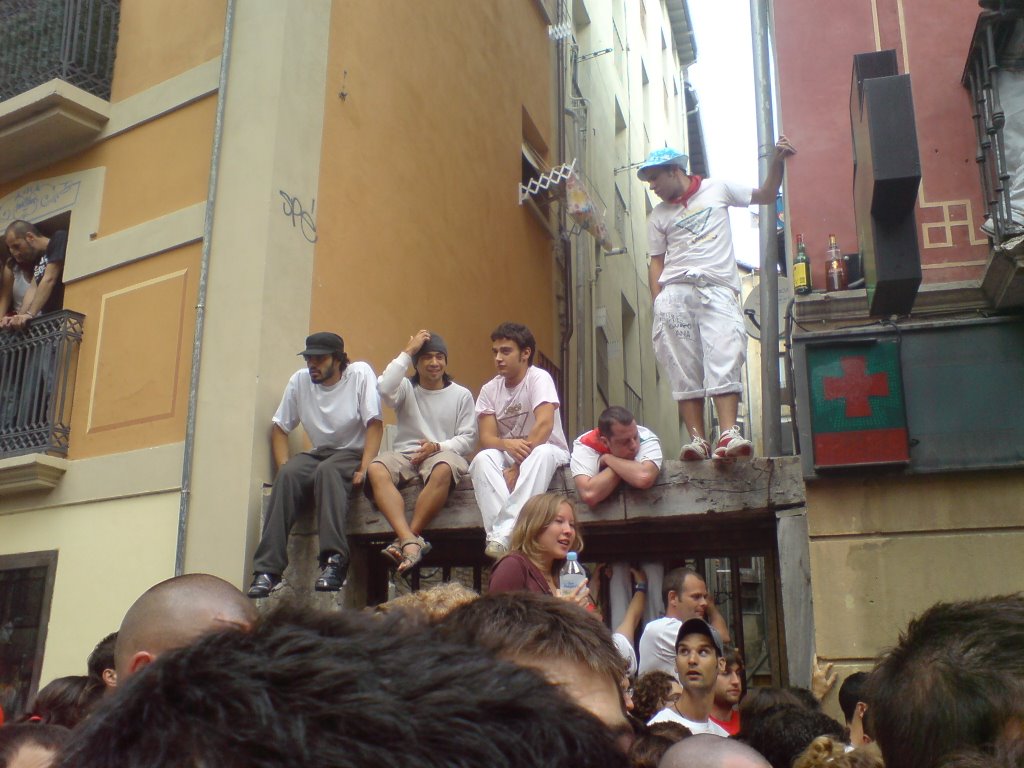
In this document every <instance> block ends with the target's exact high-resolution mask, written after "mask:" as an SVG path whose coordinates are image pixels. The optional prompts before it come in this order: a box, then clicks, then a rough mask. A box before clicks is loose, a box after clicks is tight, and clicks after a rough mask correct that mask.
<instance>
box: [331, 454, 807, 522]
mask: <svg viewBox="0 0 1024 768" xmlns="http://www.w3.org/2000/svg"><path fill="white" fill-rule="evenodd" d="M549 490H550V491H552V492H555V493H563V494H565V495H566V496H567V497H568V498H570V499H571V500H572V501H573V502H574V503H575V504H576V509H577V514H578V516H579V519H580V521H581V522H582V523H583V524H584V525H586V526H588V527H589V526H592V525H602V524H615V523H623V522H630V521H634V520H647V519H651V518H654V519H659V518H668V517H673V518H674V517H679V516H685V515H708V514H722V513H737V512H738V513H742V512H746V511H750V512H755V511H756V512H764V511H765V510H775V509H785V508H788V507H794V506H800V505H802V504H803V503H804V484H803V478H802V477H801V474H800V465H799V460H798V459H796V458H795V457H783V458H772V459H753V460H750V461H738V462H735V463H734V464H732V465H726V466H719V465H718V464H717V463H716V462H712V461H701V462H681V461H666V462H665V464H664V466H663V467H662V470H661V474H660V475H659V476H658V480H657V481H656V483H655V485H654V486H653V487H652V488H650V489H648V490H646V491H637V490H633V489H629V488H627V489H625V490H622V491H618V492H616V493H613V494H612V495H611V496H610V497H609V498H608V499H606V500H605V501H604V502H603V503H601V504H599V505H598V506H597V508H596V509H589V508H588V507H587V506H586V505H585V504H583V503H581V502H580V501H579V497H578V496H577V495H576V488H575V485H574V484H573V481H572V477H571V476H570V474H569V470H568V468H563V469H561V470H559V471H558V472H556V473H555V476H554V478H553V479H552V481H551V485H550V487H549ZM419 491H420V486H419V484H418V483H417V484H415V485H412V486H409V487H408V488H405V489H404V490H403V492H402V496H403V498H404V499H405V505H406V510H407V511H409V513H410V514H411V510H412V507H413V505H414V504H415V502H416V496H417V495H418V494H419ZM479 528H481V524H480V512H479V510H478V509H477V506H476V499H475V498H474V496H473V484H472V481H471V480H470V479H469V477H466V478H464V479H463V480H462V482H461V483H459V486H458V487H457V488H456V489H455V490H454V491H452V493H451V495H450V496H449V497H448V503H447V504H446V505H445V508H444V509H443V510H442V511H441V514H440V515H438V517H437V519H436V520H435V521H434V523H433V524H432V525H431V526H430V529H429V530H432V531H452V530H466V529H479ZM390 530H391V528H390V526H389V525H388V524H387V521H386V520H384V518H383V517H382V516H381V514H380V513H379V512H377V510H376V509H375V508H374V507H373V505H372V504H370V502H369V501H368V500H367V499H366V497H365V496H364V495H363V494H361V493H360V494H358V496H357V497H355V498H354V499H353V505H352V509H351V512H350V514H349V522H348V532H349V534H350V535H353V536H374V535H380V534H387V533H389V532H390Z"/></svg>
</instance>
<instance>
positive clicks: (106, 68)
mask: <svg viewBox="0 0 1024 768" xmlns="http://www.w3.org/2000/svg"><path fill="white" fill-rule="evenodd" d="M120 15H121V4H120V0H4V2H3V3H0V101H2V100H4V99H9V98H11V97H12V96H16V95H17V94H19V93H24V92H25V91H28V90H31V89H32V88H35V87H36V86H37V85H42V84H43V83H45V82H48V81H50V80H54V79H60V80H63V81H65V82H67V83H70V84H71V85H74V86H77V87H79V88H81V89H82V90H84V91H87V92H89V93H91V94H93V95H94V96H99V97H100V98H102V99H109V98H110V82H111V78H112V76H113V73H114V55H115V51H116V48H117V27H118V22H119V21H120Z"/></svg>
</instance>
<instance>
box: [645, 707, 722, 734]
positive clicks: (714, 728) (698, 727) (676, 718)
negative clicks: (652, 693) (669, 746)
mask: <svg viewBox="0 0 1024 768" xmlns="http://www.w3.org/2000/svg"><path fill="white" fill-rule="evenodd" d="M655 723H679V724H680V725H685V726H686V727H687V728H689V729H690V733H692V734H693V735H694V736H696V735H697V734H698V733H710V734H713V735H715V736H722V737H723V738H726V739H727V738H729V732H728V731H726V730H725V728H723V727H722V726H720V725H719V724H718V723H714V722H712V721H711V720H707V721H705V722H703V723H698V722H697V721H696V720H690V719H689V718H688V717H683V716H682V715H680V714H679V713H678V712H676V711H675V710H674V709H670V708H667V709H663V710H661V712H659V713H658V714H656V715H655V716H654V717H652V718H651V719H650V720H648V721H647V724H648V725H654V724H655Z"/></svg>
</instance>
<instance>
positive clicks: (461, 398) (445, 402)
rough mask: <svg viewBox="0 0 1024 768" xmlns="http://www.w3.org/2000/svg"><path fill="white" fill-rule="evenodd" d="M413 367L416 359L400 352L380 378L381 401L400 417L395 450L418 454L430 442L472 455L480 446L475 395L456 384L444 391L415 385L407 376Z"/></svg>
mask: <svg viewBox="0 0 1024 768" xmlns="http://www.w3.org/2000/svg"><path fill="white" fill-rule="evenodd" d="M411 365H412V357H411V356H410V355H408V354H407V353H405V352H400V353H399V355H398V357H396V358H395V359H394V360H392V361H391V362H390V363H388V367H387V368H385V369H384V373H382V374H381V375H380V376H379V377H378V378H377V391H378V392H380V396H381V399H382V400H383V401H384V402H385V403H386V404H387V405H389V406H390V407H392V408H394V409H395V413H396V415H397V416H398V434H397V435H396V437H395V450H396V451H398V452H400V453H415V452H416V451H418V450H419V448H420V441H421V440H429V441H430V442H432V443H437V444H438V445H440V446H441V450H442V451H454V452H455V453H457V454H459V455H460V456H468V455H469V454H470V453H472V452H473V449H474V448H475V447H476V429H477V427H476V414H475V412H474V407H473V395H472V393H470V391H469V390H468V389H466V388H465V387H463V386H462V385H460V384H456V383H455V382H454V381H453V382H451V383H450V384H449V385H448V386H447V387H444V388H442V389H424V388H423V387H419V386H415V385H414V384H413V383H412V382H411V381H409V379H408V378H407V377H406V375H405V372H406V371H407V370H409V367H410V366H411Z"/></svg>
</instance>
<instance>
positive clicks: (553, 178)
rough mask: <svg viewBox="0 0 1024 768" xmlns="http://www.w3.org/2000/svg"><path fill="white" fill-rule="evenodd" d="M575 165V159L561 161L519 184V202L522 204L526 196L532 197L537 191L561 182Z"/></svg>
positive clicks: (569, 174) (570, 173)
mask: <svg viewBox="0 0 1024 768" xmlns="http://www.w3.org/2000/svg"><path fill="white" fill-rule="evenodd" d="M575 167H576V160H575V159H573V161H572V162H571V163H562V164H561V165H559V166H557V167H555V168H552V169H551V170H550V171H548V172H547V173H542V174H541V175H540V176H538V177H537V178H536V179H530V183H529V184H520V185H519V204H520V205H522V204H523V202H524V201H525V200H526V199H527V198H528V197H532V196H533V195H536V194H537V193H538V192H543V191H546V190H547V189H550V188H551V187H553V186H556V185H558V184H561V183H562V182H563V181H565V180H566V179H568V178H569V176H571V175H572V172H573V169H574V168H575Z"/></svg>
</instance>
